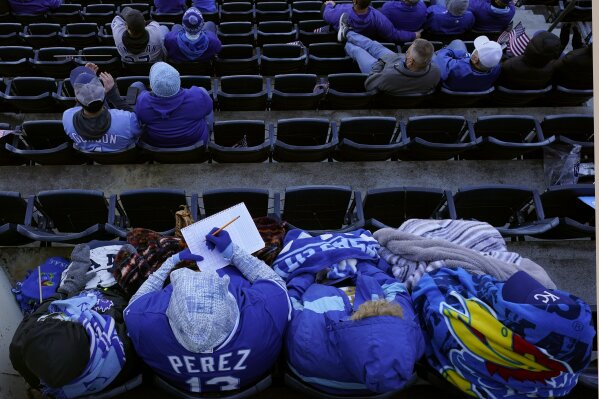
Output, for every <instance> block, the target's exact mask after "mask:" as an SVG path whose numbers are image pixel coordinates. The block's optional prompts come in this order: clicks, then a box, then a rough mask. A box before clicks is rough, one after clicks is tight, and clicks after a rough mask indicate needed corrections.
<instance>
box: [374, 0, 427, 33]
mask: <svg viewBox="0 0 599 399" xmlns="http://www.w3.org/2000/svg"><path fill="white" fill-rule="evenodd" d="M380 11H381V12H382V13H383V15H384V16H386V17H387V18H389V21H391V23H392V24H393V26H394V27H395V29H398V30H407V31H410V32H418V31H420V30H422V27H423V26H424V21H426V4H424V2H423V1H422V0H393V1H387V2H385V4H383V6H382V7H381V8H380Z"/></svg>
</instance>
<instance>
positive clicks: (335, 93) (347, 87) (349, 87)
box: [321, 73, 376, 109]
mask: <svg viewBox="0 0 599 399" xmlns="http://www.w3.org/2000/svg"><path fill="white" fill-rule="evenodd" d="M366 78H368V75H366V74H363V73H335V74H331V75H329V76H328V78H327V81H328V83H329V87H328V89H327V91H326V95H325V98H324V101H323V102H322V105H321V108H324V109H368V108H370V107H371V106H372V101H373V100H374V98H375V95H376V90H366V89H365V88H364V82H365V81H366Z"/></svg>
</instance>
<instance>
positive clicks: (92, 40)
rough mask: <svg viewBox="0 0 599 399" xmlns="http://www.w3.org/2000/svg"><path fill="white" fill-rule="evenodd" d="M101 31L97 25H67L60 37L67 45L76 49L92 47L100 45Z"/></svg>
mask: <svg viewBox="0 0 599 399" xmlns="http://www.w3.org/2000/svg"><path fill="white" fill-rule="evenodd" d="M99 34H100V30H99V28H98V25H97V24H95V23H89V22H88V23H75V24H66V25H64V26H63V28H62V32H61V33H60V36H61V37H62V40H63V41H64V43H65V45H67V46H69V47H75V48H83V47H92V46H97V45H98V44H99V41H98V35H99Z"/></svg>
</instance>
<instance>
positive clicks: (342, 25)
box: [337, 12, 351, 42]
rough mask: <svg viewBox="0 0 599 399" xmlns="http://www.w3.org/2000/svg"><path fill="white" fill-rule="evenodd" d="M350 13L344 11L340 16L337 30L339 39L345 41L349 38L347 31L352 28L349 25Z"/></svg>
mask: <svg viewBox="0 0 599 399" xmlns="http://www.w3.org/2000/svg"><path fill="white" fill-rule="evenodd" d="M348 21H349V14H348V13H346V12H344V13H343V14H341V16H340V17H339V30H338V31H337V41H338V42H344V41H346V40H347V32H348V31H349V30H350V29H351V27H350V26H349V22H348Z"/></svg>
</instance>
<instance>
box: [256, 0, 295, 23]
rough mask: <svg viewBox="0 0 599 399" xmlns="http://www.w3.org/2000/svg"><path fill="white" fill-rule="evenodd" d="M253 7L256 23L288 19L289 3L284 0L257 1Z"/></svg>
mask: <svg viewBox="0 0 599 399" xmlns="http://www.w3.org/2000/svg"><path fill="white" fill-rule="evenodd" d="M254 8H255V14H256V23H258V24H260V22H264V21H288V20H289V19H290V18H289V17H290V8H289V4H287V2H285V1H272V2H271V1H265V2H257V3H256V4H255V6H254Z"/></svg>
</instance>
